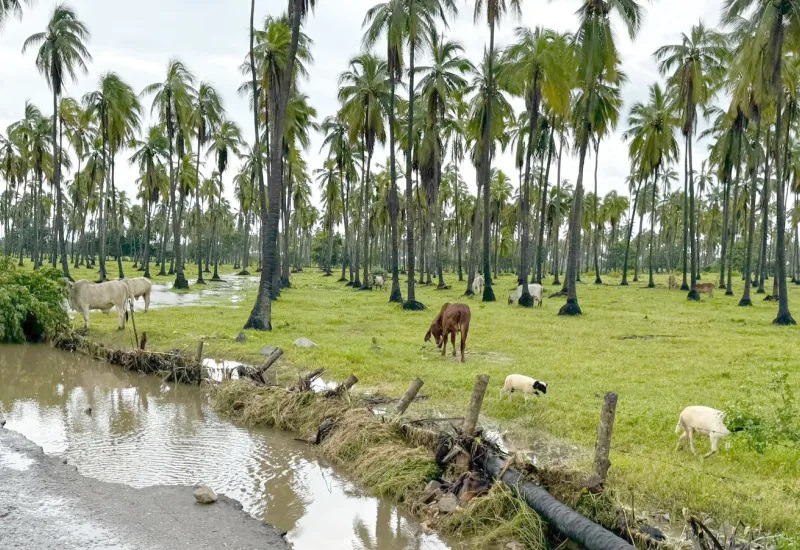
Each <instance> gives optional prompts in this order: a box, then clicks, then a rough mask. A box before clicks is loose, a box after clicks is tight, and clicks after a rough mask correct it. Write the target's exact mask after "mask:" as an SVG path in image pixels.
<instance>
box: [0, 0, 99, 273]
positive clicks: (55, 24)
mask: <svg viewBox="0 0 800 550" xmlns="http://www.w3.org/2000/svg"><path fill="white" fill-rule="evenodd" d="M13 7H14V6H11V8H13ZM17 9H18V4H17ZM3 11H5V10H2V11H0V21H2V13H3ZM88 40H89V29H88V28H87V27H86V25H85V24H84V23H83V22H81V21H80V20H79V19H78V16H77V14H76V13H75V11H74V10H73V9H72V8H70V7H69V6H67V5H66V4H58V5H56V7H55V8H54V9H53V12H52V14H51V16H50V21H49V22H48V24H47V30H46V31H44V32H39V33H36V34H33V35H31V36H29V37H28V38H27V40H25V43H24V44H23V46H22V53H25V52H26V51H27V50H28V49H29V48H34V47H37V46H38V48H39V51H38V53H37V55H36V68H37V69H39V72H40V73H42V75H44V77H45V79H46V80H47V84H48V85H49V86H50V89H51V90H52V91H53V128H52V138H53V158H54V170H53V187H54V188H55V191H56V221H55V225H56V228H55V229H56V235H57V239H58V248H59V250H60V257H61V269H62V271H63V273H64V276H65V277H67V278H69V279H72V277H70V274H69V263H68V262H67V247H66V245H65V242H64V223H63V216H64V206H63V202H64V201H63V196H62V195H63V193H62V189H61V162H62V160H61V152H60V149H59V144H58V137H57V135H58V99H59V97H61V92H62V91H63V88H64V83H65V80H66V79H67V78H69V79H70V80H72V81H73V82H74V81H75V80H77V76H78V75H77V73H78V71H81V72H84V73H85V72H87V68H86V62H87V61H90V60H91V59H92V56H91V54H90V53H89V50H87V49H86V42H87V41H88Z"/></svg>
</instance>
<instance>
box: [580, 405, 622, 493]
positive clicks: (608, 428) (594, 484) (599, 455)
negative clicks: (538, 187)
mask: <svg viewBox="0 0 800 550" xmlns="http://www.w3.org/2000/svg"><path fill="white" fill-rule="evenodd" d="M617 398H618V396H617V394H616V393H614V392H608V393H607V394H606V396H605V399H604V400H603V408H602V410H601V411H600V426H598V428H597V442H596V443H595V445H594V471H593V472H592V475H591V476H590V477H589V479H588V480H587V482H586V483H585V485H586V487H588V488H589V489H590V490H593V491H601V490H602V488H603V484H604V483H605V482H606V476H607V475H608V469H609V468H610V467H611V460H610V459H609V458H608V454H609V452H610V451H611V434H612V433H613V431H614V417H615V416H616V413H617Z"/></svg>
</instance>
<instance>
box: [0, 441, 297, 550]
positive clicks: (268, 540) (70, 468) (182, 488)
mask: <svg viewBox="0 0 800 550" xmlns="http://www.w3.org/2000/svg"><path fill="white" fill-rule="evenodd" d="M0 431H2V434H3V438H4V439H6V440H8V443H9V444H10V447H11V449H12V450H14V451H17V452H26V453H29V454H30V455H33V456H35V457H37V459H39V460H41V463H42V464H43V465H45V466H46V467H47V468H50V469H52V471H61V472H62V473H61V474H60V475H62V476H64V475H66V476H70V477H72V479H75V480H77V481H78V482H79V483H85V484H86V486H87V489H88V490H90V491H91V492H94V493H96V492H97V491H98V488H99V489H100V490H105V491H107V493H108V494H117V493H121V492H128V494H130V493H134V494H140V495H142V496H144V497H146V498H143V499H142V501H141V502H142V503H145V502H147V503H148V505H149V503H150V501H151V500H152V498H153V496H152V495H149V496H147V495H148V493H154V492H159V491H171V492H180V493H182V494H183V495H184V497H181V498H182V499H183V500H185V501H186V503H187V506H199V507H203V508H206V507H207V505H205V504H201V503H200V502H195V498H196V497H195V498H193V496H194V492H195V491H196V490H197V489H198V488H200V487H206V488H208V487H207V486H205V485H203V484H200V483H198V484H196V485H194V486H191V485H163V484H162V485H149V486H147V487H133V486H131V485H126V484H124V483H115V482H108V481H102V480H99V479H96V478H93V477H90V476H86V475H84V474H82V473H80V472H79V471H78V467H77V466H76V465H74V464H70V463H68V461H67V459H66V458H63V457H61V456H59V455H53V454H48V453H46V452H45V451H44V448H42V447H41V446H40V445H38V444H36V443H35V442H33V441H31V440H30V439H28V438H27V437H26V436H25V435H24V434H22V433H20V432H17V431H15V430H13V429H7V428H5V427H3V428H2V429H0ZM209 489H210V488H209ZM211 491H212V492H213V493H214V497H215V500H214V503H215V506H214V507H213V512H211V513H213V514H215V515H216V517H218V518H222V517H225V515H226V514H227V515H228V517H233V516H230V514H234V515H235V516H239V517H240V518H241V519H242V520H243V521H244V522H246V523H251V524H252V525H253V527H254V529H255V530H256V532H257V533H256V534H257V535H258V536H259V537H261V536H262V534H263V541H261V542H263V545H264V546H263V547H264V548H269V549H273V550H277V549H278V548H279V547H280V548H284V549H289V548H291V547H292V546H291V544H290V543H288V542H287V541H286V533H285V532H283V531H280V530H278V529H277V528H276V527H274V526H273V525H271V524H269V523H267V522H265V521H263V520H260V519H258V518H256V517H254V516H252V515H251V514H249V513H247V512H246V511H245V510H244V506H243V505H242V503H241V502H240V501H238V500H236V499H234V498H231V497H229V496H227V495H225V494H223V493H215V492H214V491H213V490H211ZM209 525H210V524H209ZM196 528H197V526H193V527H192V529H196ZM170 536H171V535H170Z"/></svg>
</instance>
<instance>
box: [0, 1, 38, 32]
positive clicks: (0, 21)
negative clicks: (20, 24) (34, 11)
mask: <svg viewBox="0 0 800 550" xmlns="http://www.w3.org/2000/svg"><path fill="white" fill-rule="evenodd" d="M31 3H32V0H0V31H1V30H3V25H5V22H6V19H8V18H9V17H11V16H15V17H17V18H20V19H21V18H22V5H23V4H31Z"/></svg>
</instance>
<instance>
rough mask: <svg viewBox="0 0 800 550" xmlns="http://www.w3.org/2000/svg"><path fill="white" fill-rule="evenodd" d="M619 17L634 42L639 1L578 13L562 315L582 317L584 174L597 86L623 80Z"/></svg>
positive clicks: (604, 1)
mask: <svg viewBox="0 0 800 550" xmlns="http://www.w3.org/2000/svg"><path fill="white" fill-rule="evenodd" d="M612 13H614V14H616V15H617V16H619V18H620V19H621V20H622V23H623V25H624V27H625V28H626V30H627V31H628V36H630V38H631V39H633V38H635V36H636V34H637V32H638V30H639V27H640V26H641V21H642V10H641V7H640V5H639V3H638V2H637V1H636V0H584V1H583V2H582V5H581V7H580V8H579V10H578V16H579V18H580V28H579V30H578V33H577V35H576V53H577V58H578V67H579V70H578V75H579V76H578V83H579V87H580V90H581V94H582V95H583V96H584V101H583V106H582V108H581V109H580V111H579V112H577V113H576V117H577V119H578V120H577V123H576V125H575V133H576V135H575V138H576V143H577V145H578V179H577V181H576V183H575V199H574V200H573V201H572V202H573V204H572V215H571V219H570V228H569V231H570V233H569V257H568V261H567V278H566V281H565V284H566V285H567V303H566V304H565V305H564V306H563V307H562V308H561V310H560V311H559V315H580V314H581V308H580V305H579V304H578V289H577V285H576V284H575V283H576V281H577V278H578V258H579V255H580V245H581V235H580V233H581V213H582V211H583V205H582V202H583V172H584V164H585V162H586V150H587V147H588V145H589V140H590V139H591V135H592V133H593V131H594V128H593V126H592V115H593V113H594V112H596V111H595V110H594V109H593V108H594V107H595V106H596V104H597V99H598V97H597V96H598V94H597V89H598V86H599V85H600V84H601V83H602V82H605V83H607V84H610V85H616V84H618V83H619V80H620V71H619V67H618V63H619V60H618V55H617V46H616V44H615V40H614V33H613V31H612V28H611V17H609V15H610V14H612Z"/></svg>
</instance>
